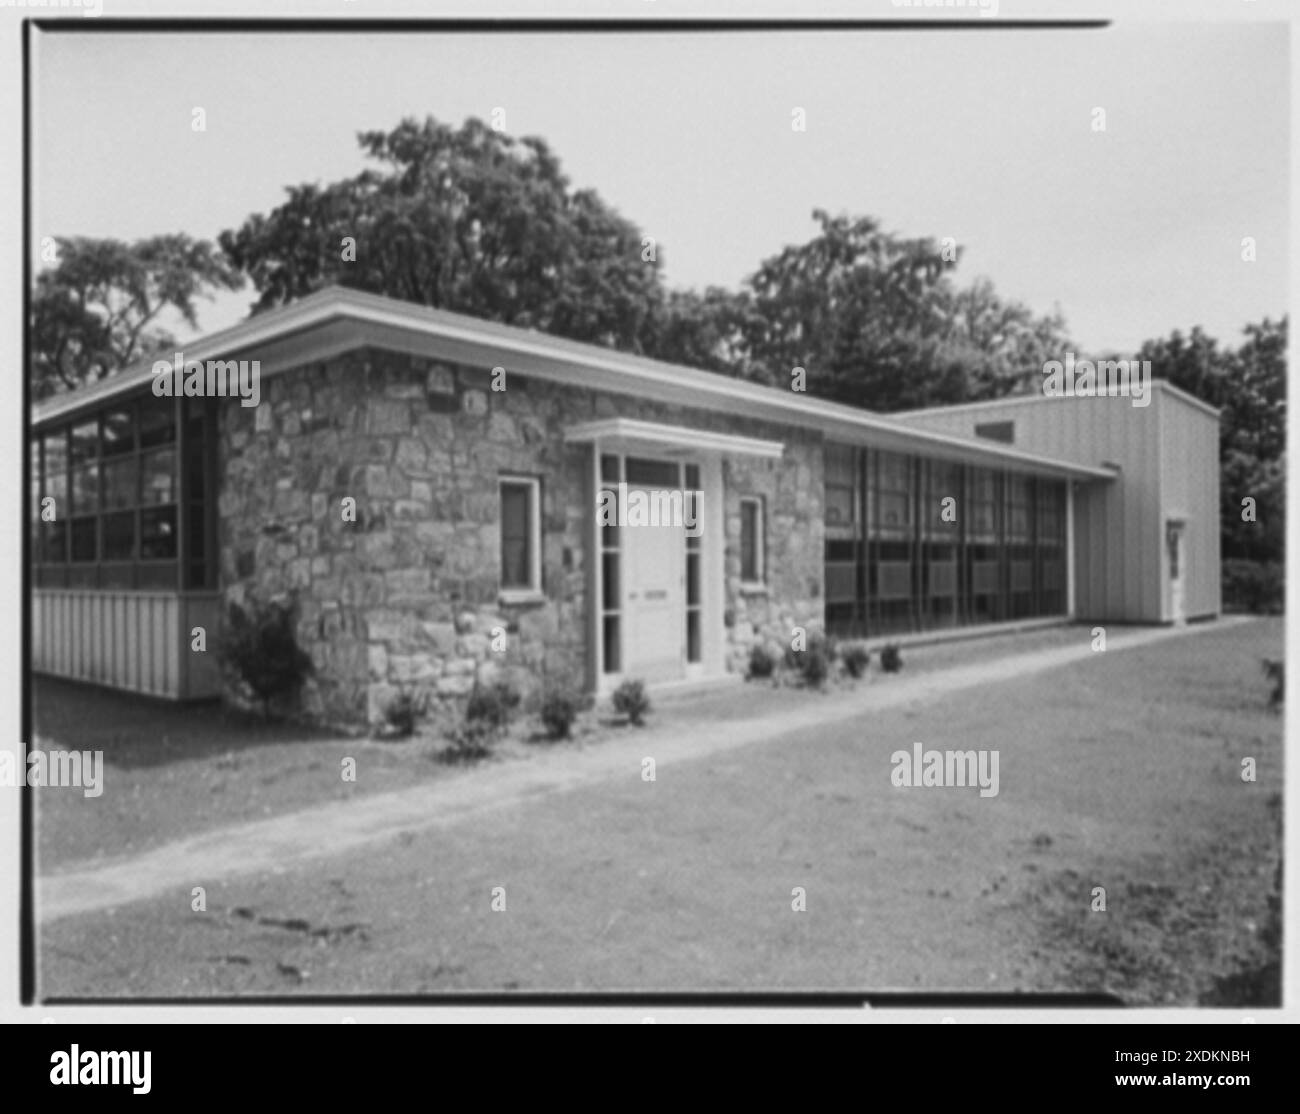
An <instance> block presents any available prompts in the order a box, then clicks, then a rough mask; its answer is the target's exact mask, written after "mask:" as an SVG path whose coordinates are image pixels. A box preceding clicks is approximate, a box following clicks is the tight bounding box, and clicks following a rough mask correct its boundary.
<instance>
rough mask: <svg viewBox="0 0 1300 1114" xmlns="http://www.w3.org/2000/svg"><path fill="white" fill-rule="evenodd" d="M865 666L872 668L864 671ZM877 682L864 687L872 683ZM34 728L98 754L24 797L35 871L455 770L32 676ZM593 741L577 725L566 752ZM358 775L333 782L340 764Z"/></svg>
mask: <svg viewBox="0 0 1300 1114" xmlns="http://www.w3.org/2000/svg"><path fill="white" fill-rule="evenodd" d="M1086 637H1087V635H1086V632H1085V631H1083V630H1082V628H1078V627H1072V628H1061V629H1057V630H1051V631H1039V632H1035V633H1034V634H1032V635H1029V636H1027V637H1026V638H1010V637H997V638H990V639H984V640H981V642H980V643H978V644H974V643H966V642H962V643H955V644H951V645H947V646H934V647H926V648H924V649H920V650H915V651H907V652H906V653H905V660H906V666H905V668H906V669H907V670H908V672H909V673H914V672H924V671H927V670H933V669H937V668H941V667H942V666H944V665H950V664H953V663H954V662H955V661H959V660H970V659H971V658H972V656H974V655H977V654H981V653H983V654H1012V653H1022V652H1025V651H1026V650H1028V649H1031V648H1033V647H1036V646H1041V647H1047V646H1057V645H1063V644H1066V642H1067V641H1068V640H1074V641H1078V640H1079V639H1086ZM877 660H878V659H877ZM873 681H879V682H881V683H888V681H887V680H886V679H884V678H882V677H879V676H876V677H874V678H873V679H872V680H871V681H867V682H864V683H873ZM34 690H35V691H34V700H33V706H34V716H33V720H34V722H35V725H36V735H37V740H38V744H39V745H40V746H42V747H44V748H47V749H52V748H64V749H76V750H102V751H103V752H104V765H105V774H104V781H105V786H106V789H105V792H104V793H103V794H102V795H101V796H99V797H94V798H87V797H84V796H83V795H82V794H80V793H77V792H73V791H70V790H59V791H57V792H50V793H42V794H38V795H36V799H37V806H38V815H37V819H36V834H37V847H38V856H39V859H38V870H39V872H41V873H48V872H49V871H51V870H55V869H60V868H63V867H66V866H67V865H69V864H70V863H73V862H76V861H79V860H87V859H96V858H104V857H111V858H116V857H119V856H123V855H131V854H136V853H138V852H140V851H142V850H145V849H146V848H149V847H153V846H157V845H158V844H162V843H166V842H169V841H170V840H174V839H180V838H183V837H185V836H192V835H195V834H197V833H199V832H201V831H204V830H207V829H211V828H220V827H225V826H227V825H231V824H237V823H243V822H247V821H252V820H258V819H265V818H266V817H268V816H273V815H278V814H281V813H285V812H292V811H295V810H297V809H302V808H307V807H309V806H311V805H316V804H321V803H323V802H327V801H331V800H346V799H348V798H351V797H357V796H363V795H367V794H371V793H381V792H386V791H389V790H394V789H402V788H405V787H406V786H409V785H411V784H414V783H416V782H420V781H425V780H428V779H430V778H436V777H449V776H455V775H456V774H457V773H458V772H459V771H458V770H457V769H455V768H454V767H448V766H446V765H443V764H440V763H439V762H437V761H434V756H435V752H436V751H437V750H439V749H440V748H441V747H443V746H444V745H445V741H444V740H443V739H441V738H440V737H429V738H415V739H412V740H409V741H403V742H375V741H372V740H369V739H364V738H361V739H358V738H350V737H347V736H344V735H340V734H335V733H331V732H328V731H322V730H321V729H319V728H303V727H296V726H293V725H290V724H282V723H268V722H266V721H264V720H263V719H261V718H260V717H258V716H254V715H247V714H243V713H240V712H237V711H234V710H232V709H228V708H224V707H222V706H221V705H220V704H217V703H208V704H189V705H182V704H175V703H172V702H170V701H163V700H153V699H149V698H147V697H140V696H135V695H132V694H130V693H123V692H115V691H113V690H111V689H105V688H100V687H97V686H94V685H84V684H78V683H75V682H72V681H63V680H58V679H55V678H51V677H37V678H35V684H34ZM791 699H806V700H821V699H834V696H833V695H831V696H821V695H819V694H817V693H813V692H807V693H805V692H801V691H799V690H791V689H788V688H787V689H782V690H773V689H771V687H770V686H768V685H765V684H764V685H740V686H737V687H736V688H735V689H732V690H730V691H723V692H719V693H715V694H711V695H708V696H704V697H695V698H693V699H692V700H691V701H690V702H689V703H686V702H682V701H673V702H670V703H669V704H668V705H667V706H665V707H664V708H663V709H662V711H661V712H659V713H657V714H656V715H655V717H654V719H655V722H656V723H664V722H671V721H674V720H680V721H682V722H683V724H684V725H689V724H692V723H699V722H701V721H706V722H707V721H711V720H719V719H729V718H732V717H733V716H753V715H761V714H762V712H763V710H764V708H769V709H776V708H779V707H786V706H788V703H789V701H790V700H791ZM520 727H521V730H520V731H517V732H515V735H514V737H513V738H512V739H511V740H510V741H509V742H508V743H507V744H505V745H503V746H501V747H500V748H499V750H498V753H497V754H496V755H495V756H494V758H495V760H497V761H515V760H519V759H521V758H526V757H528V756H529V755H530V754H531V753H532V750H533V748H531V747H530V746H528V745H527V743H526V742H524V737H525V736H526V734H527V732H528V731H529V730H530V729H535V725H530V724H521V725H520ZM603 734H605V732H604V731H601V730H599V725H598V724H596V723H593V722H590V721H588V722H587V723H585V724H584V727H583V730H582V731H581V732H579V733H578V735H577V741H576V744H574V745H583V743H584V741H590V740H592V739H593V738H598V737H600V736H601V735H603ZM348 757H351V758H353V759H355V760H356V762H357V766H358V769H360V770H362V771H363V773H364V776H358V778H357V780H355V781H344V780H343V777H342V768H343V767H342V762H343V759H344V758H348Z"/></svg>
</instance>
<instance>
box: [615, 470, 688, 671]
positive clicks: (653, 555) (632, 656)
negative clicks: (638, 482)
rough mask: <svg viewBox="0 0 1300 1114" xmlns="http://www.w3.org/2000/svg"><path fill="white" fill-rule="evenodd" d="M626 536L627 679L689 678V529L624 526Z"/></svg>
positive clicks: (675, 524)
mask: <svg viewBox="0 0 1300 1114" xmlns="http://www.w3.org/2000/svg"><path fill="white" fill-rule="evenodd" d="M633 490H636V489H629V492H628V494H629V497H631V496H632V491H633ZM622 534H623V553H622V557H623V583H624V598H623V614H624V616H625V617H626V619H625V624H626V625H625V629H624V632H623V673H624V675H625V676H627V677H635V678H637V679H638V680H642V681H646V682H647V683H653V682H656V681H671V680H676V679H677V678H680V677H682V676H683V675H684V674H685V654H684V652H683V650H684V647H683V643H684V641H685V631H686V608H685V602H686V600H685V590H684V584H683V580H684V566H685V562H686V531H685V527H684V526H683V524H682V523H680V522H677V523H669V524H666V525H655V526H626V527H624V528H623V531H622Z"/></svg>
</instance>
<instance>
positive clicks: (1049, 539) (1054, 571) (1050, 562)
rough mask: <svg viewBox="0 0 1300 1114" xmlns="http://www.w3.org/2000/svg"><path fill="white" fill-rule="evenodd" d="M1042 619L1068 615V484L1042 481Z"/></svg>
mask: <svg viewBox="0 0 1300 1114" xmlns="http://www.w3.org/2000/svg"><path fill="white" fill-rule="evenodd" d="M1037 527H1038V528H1037V540H1038V546H1037V560H1038V569H1039V575H1038V601H1037V602H1038V607H1037V612H1038V614H1039V615H1043V616H1047V615H1063V614H1065V569H1066V566H1065V562H1066V553H1065V484H1064V483H1063V482H1061V481H1056V480H1040V481H1039V485H1038V524H1037Z"/></svg>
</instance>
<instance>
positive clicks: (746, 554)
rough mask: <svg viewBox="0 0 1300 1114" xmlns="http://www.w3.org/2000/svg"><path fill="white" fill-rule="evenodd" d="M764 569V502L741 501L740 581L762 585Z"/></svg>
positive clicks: (756, 499)
mask: <svg viewBox="0 0 1300 1114" xmlns="http://www.w3.org/2000/svg"><path fill="white" fill-rule="evenodd" d="M764 573H765V570H764V568H763V500H762V499H760V498H745V499H741V501H740V579H741V580H742V581H743V582H744V583H746V584H762V583H763V578H764Z"/></svg>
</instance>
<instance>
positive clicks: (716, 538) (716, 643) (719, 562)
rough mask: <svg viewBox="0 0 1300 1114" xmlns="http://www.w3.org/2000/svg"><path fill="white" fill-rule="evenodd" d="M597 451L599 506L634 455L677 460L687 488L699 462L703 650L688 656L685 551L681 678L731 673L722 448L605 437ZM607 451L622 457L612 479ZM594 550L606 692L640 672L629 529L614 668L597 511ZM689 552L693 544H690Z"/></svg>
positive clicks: (598, 660) (597, 633) (599, 657)
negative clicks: (611, 667)
mask: <svg viewBox="0 0 1300 1114" xmlns="http://www.w3.org/2000/svg"><path fill="white" fill-rule="evenodd" d="M592 451H593V453H594V457H593V461H592V469H591V471H592V503H591V505H592V506H593V507H599V505H600V492H601V490H602V489H603V488H605V487H607V486H609V485H611V484H613V485H616V484H618V483H619V482H626V478H627V460H628V458H629V457H635V458H639V459H646V460H656V461H662V462H665V463H672V464H675V465H676V466H677V468H678V485H679V487H681V488H682V489H683V490H684V485H685V477H686V468H687V466H688V465H694V466H696V467H698V468H699V472H700V487H699V490H700V491H701V492H702V495H701V503H700V508H699V509H700V514H701V532H700V536H699V543H698V544H699V557H698V558H697V561H698V564H699V587H700V602H699V604H698V614H699V618H698V619H697V622H698V624H699V632H700V656H699V660H698V661H695V662H692V661H687V660H686V655H687V635H686V625H687V612H688V610H689V609H690V607H691V605H690V604H689V603H688V598H687V594H686V584H685V578H686V565H687V561H688V559H689V558H688V557H686V556H683V558H682V563H681V570H682V578H683V583H682V588H681V596H680V598H681V632H680V633H681V640H680V648H681V656H682V672H681V677H680V681H681V682H691V681H698V680H703V679H705V678H708V677H712V676H720V675H722V674H724V673H725V671H726V669H725V653H724V643H725V635H726V631H725V626H724V622H723V614H724V609H723V586H724V578H723V544H724V542H723V516H722V514H721V513H720V511H721V508H722V465H721V459H720V457H719V456H718V455H717V454H716V453H711V452H707V451H706V452H684V451H683V450H681V449H676V448H669V447H666V446H665V447H657V446H655V445H652V444H641V443H635V444H628V443H624V442H623V441H621V440H608V441H607V440H603V439H596V440H594V441H593V442H592ZM605 457H616V458H617V460H618V477H619V478H618V479H617V480H613V479H610V480H606V479H603V478H602V476H601V471H602V459H603V458H605ZM591 521H592V553H593V554H594V560H593V567H594V575H593V576H592V578H591V582H592V585H593V596H592V600H591V606H592V609H593V614H594V616H595V621H594V622H593V623H592V624H591V630H592V633H593V638H592V653H593V655H594V659H595V661H594V669H593V672H594V674H595V679H596V684H595V691H596V693H597V695H606V694H608V693H610V692H612V691H613V690H614V689H616V688H617V687H618V686H619V685H620V684H622V683H623V681H625V680H628V679H631V678H632V677H634V676H635V673H634V672H632V671H629V670H628V669H627V666H626V662H627V655H626V647H627V638H628V632H627V609H626V598H627V591H628V587H627V583H626V581H625V579H624V577H623V572H624V567H625V565H624V560H623V546H625V545H626V544H627V543H626V533H625V532H624V533H622V534H620V539H619V549H618V551H617V557H616V558H615V560H616V562H617V569H618V576H619V581H620V583H619V611H618V617H619V621H618V637H619V640H620V642H619V647H618V664H619V668H618V670H616V671H613V672H606V671H605V659H606V649H607V648H606V641H605V618H606V615H607V613H608V612H607V609H606V608H605V606H604V601H605V557H606V556H607V553H606V551H605V549H604V547H603V545H602V539H601V528H600V525H599V516H598V515H597V514H593V515H592V520H591ZM683 544H684V545H687V546H689V544H690V542H689V540H688V539H684V541H683ZM688 552H689V550H688ZM673 683H677V682H671V681H663V682H659V684H664V685H668V684H673Z"/></svg>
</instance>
